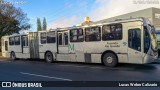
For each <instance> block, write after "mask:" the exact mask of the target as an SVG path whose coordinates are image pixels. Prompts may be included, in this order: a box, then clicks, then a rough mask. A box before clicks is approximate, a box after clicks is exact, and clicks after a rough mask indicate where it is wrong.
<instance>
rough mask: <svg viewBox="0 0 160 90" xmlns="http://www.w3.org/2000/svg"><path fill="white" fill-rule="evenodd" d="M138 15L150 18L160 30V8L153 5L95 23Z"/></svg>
mask: <svg viewBox="0 0 160 90" xmlns="http://www.w3.org/2000/svg"><path fill="white" fill-rule="evenodd" d="M136 17H145V18H148V19H149V20H150V22H151V23H152V24H153V25H154V26H155V28H156V30H160V9H158V8H153V7H152V8H147V9H143V10H139V11H135V12H131V13H128V14H123V15H120V16H115V17H112V18H108V19H104V20H100V21H97V22H95V23H104V22H109V21H115V20H117V19H129V18H136Z"/></svg>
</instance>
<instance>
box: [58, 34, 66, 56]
mask: <svg viewBox="0 0 160 90" xmlns="http://www.w3.org/2000/svg"><path fill="white" fill-rule="evenodd" d="M58 53H61V54H66V53H68V32H67V31H65V32H58Z"/></svg>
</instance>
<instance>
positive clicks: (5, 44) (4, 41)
mask: <svg viewBox="0 0 160 90" xmlns="http://www.w3.org/2000/svg"><path fill="white" fill-rule="evenodd" d="M1 48H2V56H3V57H10V55H9V41H8V36H3V37H2V38H1Z"/></svg>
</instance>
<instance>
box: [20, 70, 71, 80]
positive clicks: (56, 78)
mask: <svg viewBox="0 0 160 90" xmlns="http://www.w3.org/2000/svg"><path fill="white" fill-rule="evenodd" d="M20 73H21V74H25V75H31V76H37V77H44V78H52V79H59V80H64V81H72V80H71V79H65V78H59V77H51V76H44V75H39V74H33V73H25V72H20Z"/></svg>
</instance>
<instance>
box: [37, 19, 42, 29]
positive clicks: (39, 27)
mask: <svg viewBox="0 0 160 90" xmlns="http://www.w3.org/2000/svg"><path fill="white" fill-rule="evenodd" d="M41 30H42V27H41V20H40V18H37V31H41Z"/></svg>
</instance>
